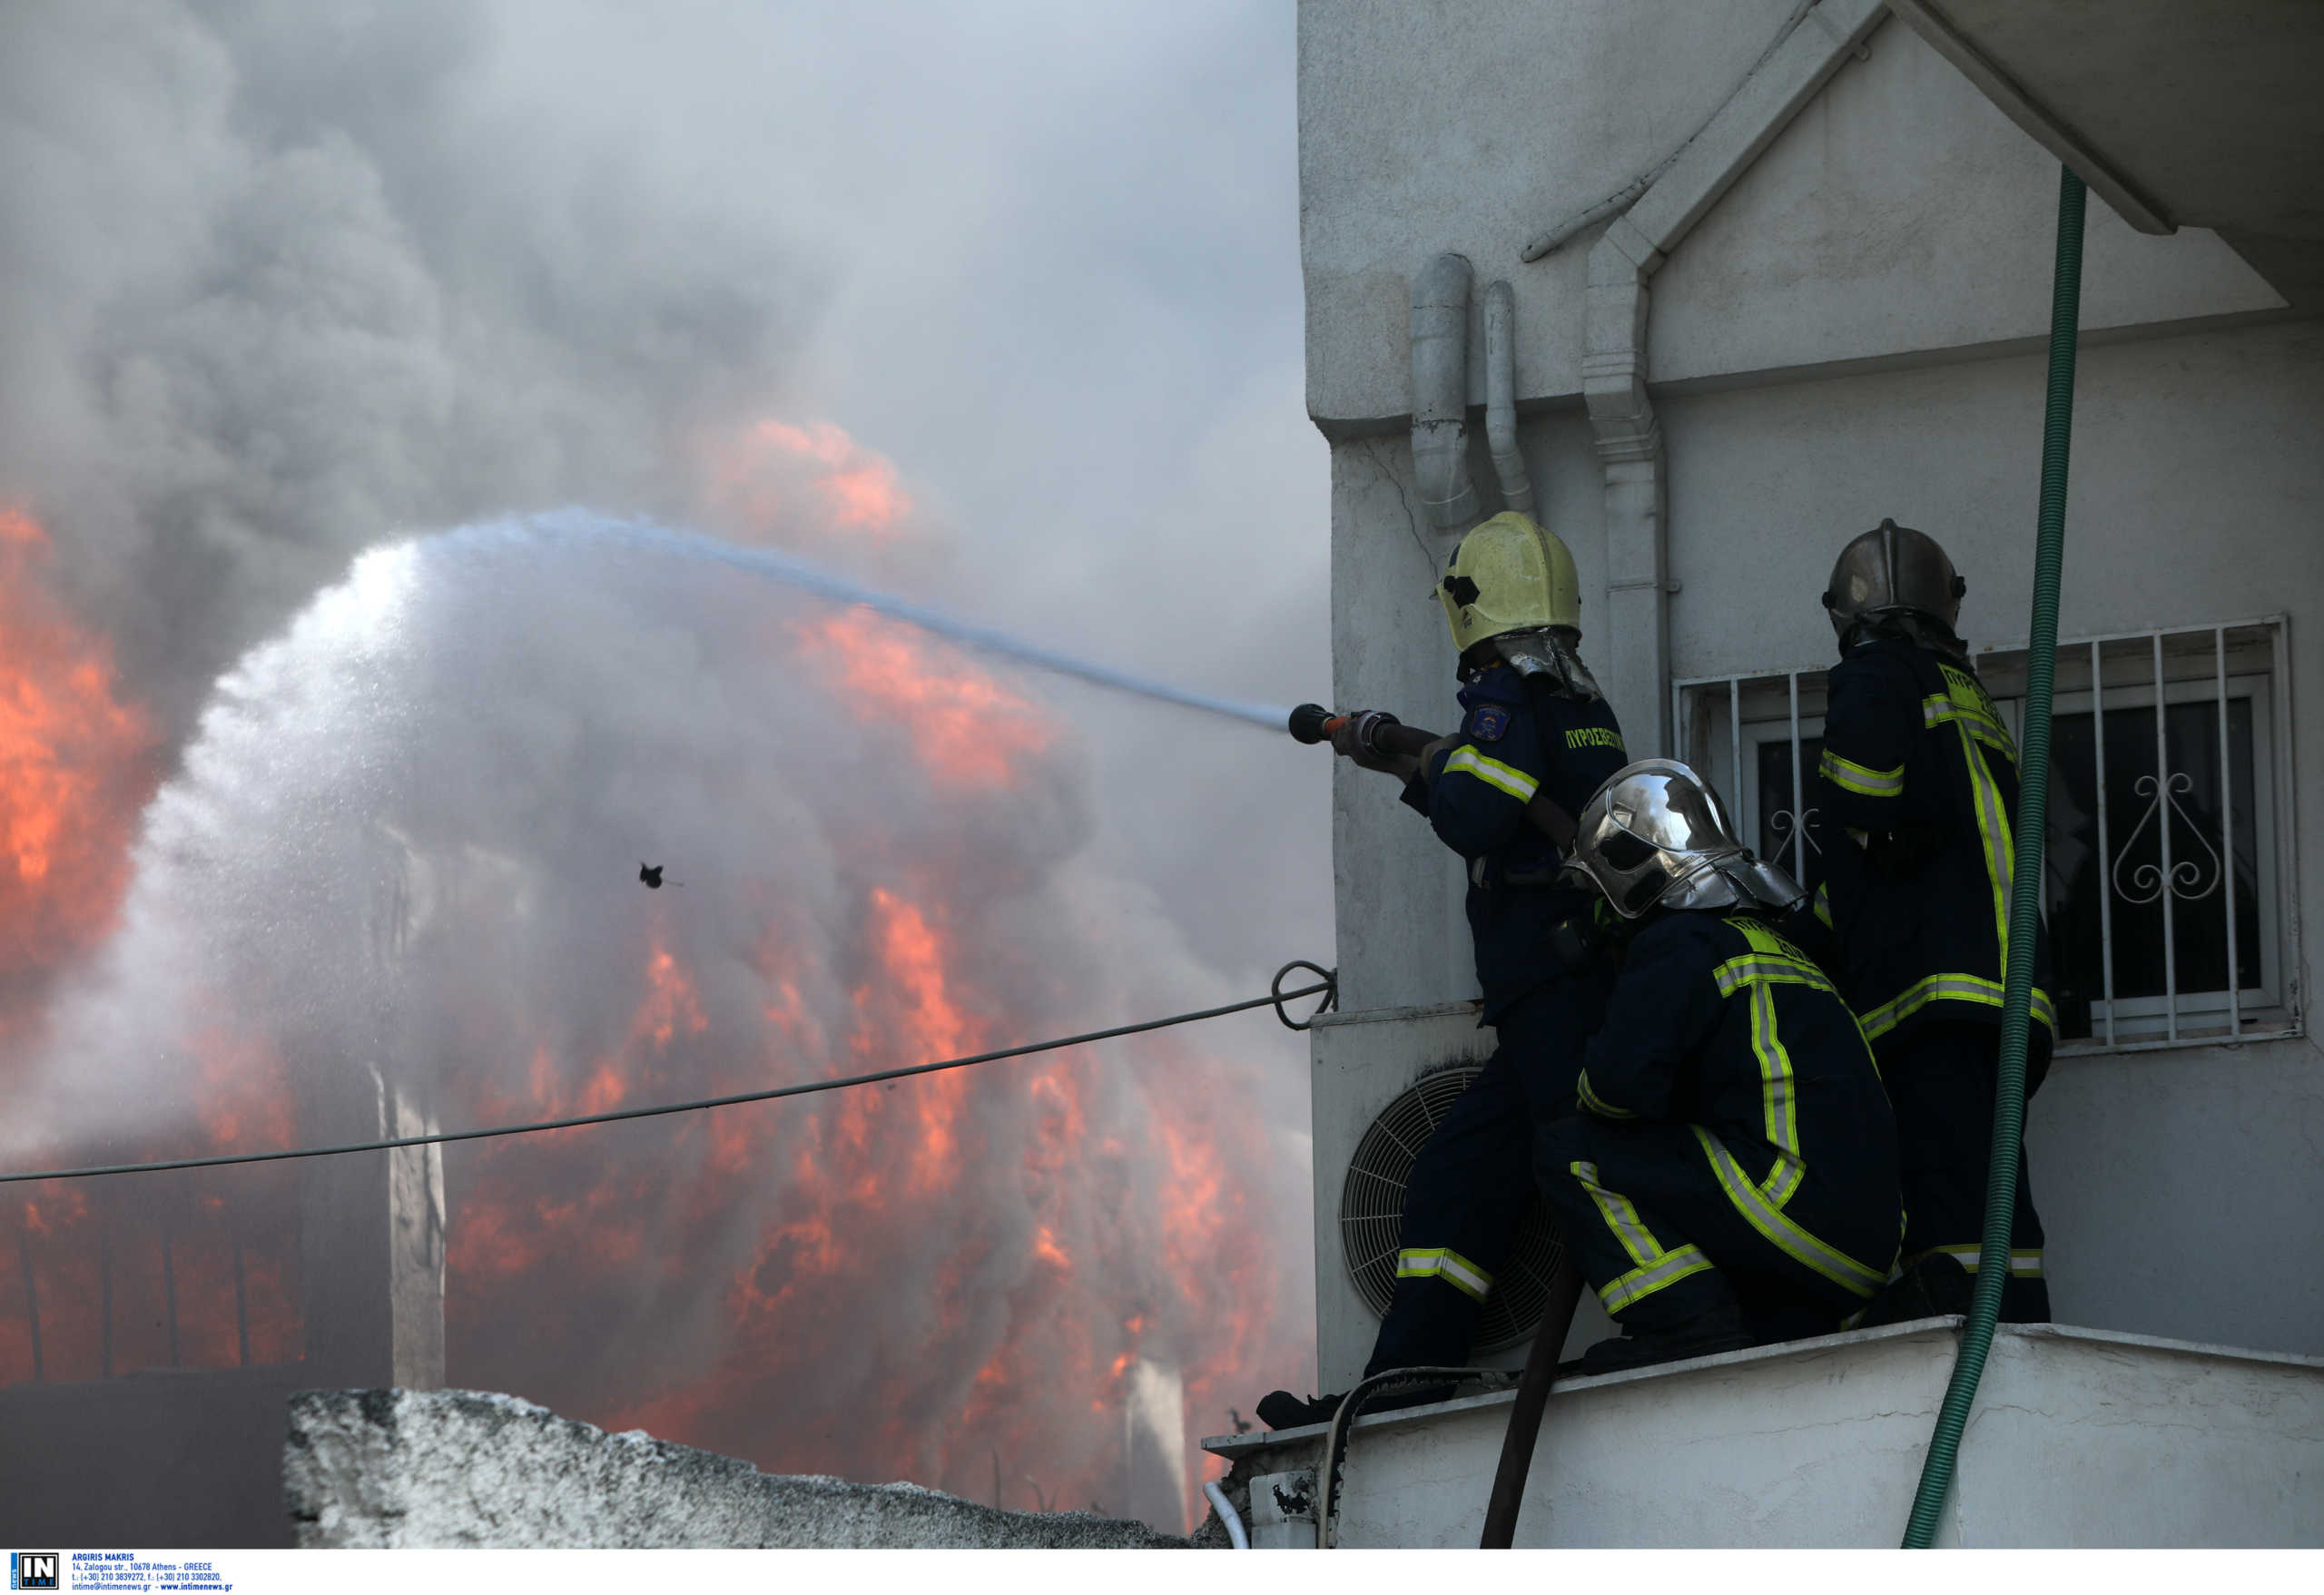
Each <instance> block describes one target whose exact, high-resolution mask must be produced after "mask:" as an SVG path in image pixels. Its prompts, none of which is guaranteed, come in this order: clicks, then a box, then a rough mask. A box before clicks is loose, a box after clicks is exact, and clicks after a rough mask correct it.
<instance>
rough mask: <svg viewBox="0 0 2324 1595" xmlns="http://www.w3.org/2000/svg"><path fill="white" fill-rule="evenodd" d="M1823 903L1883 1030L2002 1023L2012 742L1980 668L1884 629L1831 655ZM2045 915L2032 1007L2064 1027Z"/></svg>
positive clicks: (1841, 952)
mask: <svg viewBox="0 0 2324 1595" xmlns="http://www.w3.org/2000/svg"><path fill="white" fill-rule="evenodd" d="M1817 777H1818V780H1817V786H1816V792H1815V796H1814V800H1813V801H1814V803H1815V813H1814V819H1813V822H1814V825H1815V832H1814V834H1815V840H1816V842H1817V847H1818V849H1819V851H1820V852H1821V854H1822V857H1823V862H1824V867H1825V872H1826V881H1825V885H1824V887H1823V889H1821V891H1819V892H1818V900H1817V913H1818V914H1819V916H1821V917H1823V918H1824V919H1825V920H1826V921H1827V923H1829V924H1830V926H1831V928H1832V930H1833V933H1834V937H1835V940H1836V941H1837V948H1838V963H1839V970H1840V983H1841V987H1842V989H1843V990H1844V991H1845V992H1846V995H1847V999H1848V1001H1849V1003H1850V1004H1851V1005H1852V1006H1853V1007H1854V1008H1855V1009H1856V1014H1857V1016H1858V1017H1859V1018H1860V1019H1862V1020H1863V1021H1864V1029H1865V1033H1866V1035H1867V1036H1868V1037H1870V1038H1871V1039H1872V1041H1873V1043H1874V1045H1875V1046H1876V1047H1877V1046H1885V1045H1886V1044H1887V1043H1888V1041H1889V1040H1890V1039H1892V1038H1894V1037H1896V1036H1899V1035H1901V1034H1904V1033H1905V1032H1907V1031H1909V1029H1911V1028H1912V1027H1913V1026H1914V1025H1915V1023H1916V1022H1918V1021H1919V1020H1921V1019H1925V1018H1927V1019H1935V1018H1949V1019H1972V1020H1975V1021H1977V1022H1981V1023H1989V1024H1998V1023H1999V1022H2000V1019H2001V989H2002V986H2001V983H2002V978H2003V973H2004V968H2005V966H2006V963H2007V960H2008V951H2009V895H2010V878H2011V874H2012V871H2013V868H2014V858H2015V842H2014V836H2013V834H2012V831H2011V827H2012V826H2013V824H2014V822H2015V819H2016V814H2017V748H2016V744H2015V743H2014V741H2013V740H2012V739H2011V737H2010V734H2009V728H2008V726H2007V725H2006V724H2004V722H2003V720H2002V718H2001V715H2000V714H1999V713H1998V712H1997V711H1996V710H1995V709H1994V702H1993V699H1992V698H1991V697H1989V696H1988V695H1987V694H1986V693H1985V689H1984V684H1982V683H1981V682H1979V681H1978V679H1977V676H1976V673H1975V672H1974V670H1972V669H1969V668H1967V667H1965V666H1963V665H1955V664H1953V663H1952V662H1950V661H1949V660H1945V659H1944V658H1941V657H1940V656H1938V655H1935V654H1932V653H1930V652H1928V651H1927V650H1925V649H1924V648H1921V647H1919V646H1917V645H1914V644H1912V643H1910V642H1907V641H1905V640H1903V639H1901V638H1896V637H1881V638H1876V639H1874V640H1872V641H1870V642H1866V643H1864V644H1861V645H1858V646H1856V647H1855V648H1853V649H1851V650H1850V651H1849V653H1848V655H1847V656H1846V658H1845V659H1843V660H1841V662H1840V663H1839V664H1838V665H1836V666H1834V667H1833V670H1832V673H1831V677H1830V684H1829V693H1828V697H1827V707H1826V710H1825V715H1824V753H1823V756H1822V757H1821V758H1820V759H1819V760H1818V761H1817ZM2048 977H2049V947H2048V933H2047V931H2046V930H2040V931H2038V932H2037V940H2036V943H2035V949H2034V977H2033V978H2034V982H2035V990H2034V993H2033V1017H2034V1019H2035V1020H2036V1021H2037V1022H2038V1024H2039V1026H2040V1027H2041V1034H2042V1035H2043V1041H2044V1044H2045V1045H2046V1041H2047V1039H2048V1037H2050V1036H2053V1035H2054V1034H2055V1031H2056V1029H2057V1016H2056V1013H2055V1010H2054V1008H2053V1004H2052V1002H2051V999H2050V997H2049V993H2048V991H2047V989H2046V987H2047V985H2048Z"/></svg>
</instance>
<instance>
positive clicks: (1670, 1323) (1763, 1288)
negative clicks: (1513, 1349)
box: [1541, 1114, 1897, 1344]
mask: <svg viewBox="0 0 2324 1595" xmlns="http://www.w3.org/2000/svg"><path fill="white" fill-rule="evenodd" d="M1541 1164H1542V1167H1541V1179H1542V1184H1543V1186H1544V1189H1545V1190H1546V1192H1547V1194H1548V1196H1549V1199H1550V1206H1551V1207H1552V1208H1553V1209H1554V1210H1555V1211H1556V1214H1557V1216H1558V1224H1559V1228H1560V1230H1561V1233H1562V1235H1563V1236H1564V1239H1565V1243H1566V1245H1569V1246H1571V1248H1572V1249H1573V1253H1574V1256H1575V1259H1576V1260H1577V1261H1578V1262H1579V1263H1580V1264H1581V1273H1582V1275H1583V1277H1584V1278H1586V1279H1588V1280H1589V1281H1590V1287H1591V1288H1592V1289H1593V1290H1595V1291H1596V1292H1597V1293H1598V1299H1599V1300H1600V1302H1602V1303H1603V1304H1604V1305H1605V1307H1606V1311H1607V1312H1608V1314H1610V1315H1611V1316H1612V1317H1613V1319H1614V1320H1615V1322H1617V1323H1618V1324H1621V1325H1622V1327H1623V1329H1624V1330H1625V1331H1627V1332H1630V1333H1633V1334H1656V1333H1659V1332H1661V1331H1664V1330H1669V1329H1672V1328H1675V1327H1677V1326H1678V1325H1679V1324H1684V1323H1685V1322H1686V1321H1687V1320H1689V1319H1690V1318H1694V1317H1696V1316H1698V1315H1699V1314H1703V1313H1707V1312H1709V1311H1712V1310H1713V1309H1716V1308H1718V1307H1721V1306H1729V1305H1731V1306H1733V1307H1735V1308H1736V1309H1738V1311H1739V1312H1740V1313H1741V1314H1742V1317H1743V1323H1744V1326H1745V1327H1746V1328H1747V1329H1748V1331H1749V1332H1750V1333H1751V1334H1752V1335H1753V1337H1754V1338H1755V1339H1757V1340H1758V1341H1760V1342H1761V1343H1762V1344H1765V1343H1767V1342H1771V1341H1777V1340H1795V1339H1798V1338H1800V1337H1802V1336H1805V1335H1810V1334H1828V1333H1830V1332H1831V1331H1833V1330H1836V1329H1837V1328H1838V1327H1839V1324H1840V1320H1841V1319H1842V1318H1844V1317H1846V1315H1847V1314H1851V1313H1853V1312H1855V1311H1856V1310H1857V1309H1858V1308H1860V1307H1862V1306H1863V1305H1865V1303H1866V1301H1867V1300H1869V1299H1870V1297H1871V1295H1872V1294H1873V1292H1874V1291H1875V1290H1876V1288H1877V1287H1878V1285H1879V1284H1880V1282H1881V1281H1883V1280H1885V1279H1886V1277H1887V1274H1888V1268H1889V1264H1890V1261H1891V1260H1892V1259H1893V1258H1894V1256H1895V1255H1896V1231H1897V1215H1896V1197H1895V1194H1894V1192H1893V1190H1891V1191H1889V1192H1886V1193H1883V1196H1885V1200H1867V1201H1864V1202H1856V1203H1849V1202H1846V1201H1844V1200H1837V1199H1834V1198H1835V1197H1838V1196H1842V1195H1844V1194H1843V1193H1830V1194H1828V1195H1821V1194H1818V1193H1815V1192H1814V1189H1813V1186H1809V1187H1806V1188H1803V1189H1802V1190H1801V1191H1800V1192H1799V1193H1798V1194H1797V1196H1796V1197H1795V1198H1794V1199H1793V1200H1792V1201H1790V1202H1789V1203H1787V1205H1786V1206H1783V1207H1782V1208H1781V1209H1779V1210H1772V1211H1765V1212H1762V1213H1761V1215H1760V1216H1759V1217H1758V1218H1757V1219H1756V1220H1755V1219H1754V1218H1752V1217H1750V1216H1747V1215H1746V1213H1745V1211H1744V1210H1743V1208H1742V1207H1740V1206H1738V1204H1737V1202H1736V1200H1735V1198H1734V1197H1733V1196H1730V1195H1729V1193H1728V1191H1727V1189H1726V1188H1725V1187H1724V1186H1722V1185H1721V1183H1720V1179H1719V1176H1718V1172H1717V1171H1716V1170H1715V1168H1714V1167H1713V1166H1712V1163H1711V1160H1710V1157H1709V1154H1708V1153H1707V1151H1706V1149H1705V1147H1704V1144H1703V1141H1702V1138H1701V1136H1700V1134H1699V1132H1698V1131H1697V1129H1696V1127H1694V1126H1693V1125H1689V1124H1669V1123H1660V1124H1617V1123H1614V1122H1612V1121H1610V1120H1607V1119H1602V1118H1597V1117H1591V1116H1590V1115H1587V1114H1584V1115H1581V1116H1579V1117H1574V1118H1572V1119H1569V1120H1567V1121H1566V1122H1564V1123H1562V1124H1559V1125H1556V1126H1554V1127H1551V1129H1550V1130H1549V1131H1548V1132H1547V1133H1545V1134H1544V1135H1543V1136H1542V1137H1541ZM1819 1195H1821V1199H1818V1198H1819ZM1760 1206H1764V1205H1760Z"/></svg>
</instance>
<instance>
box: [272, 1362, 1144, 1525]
mask: <svg viewBox="0 0 2324 1595" xmlns="http://www.w3.org/2000/svg"><path fill="white" fill-rule="evenodd" d="M282 1484H283V1497H284V1503H285V1505H286V1506H287V1507H288V1508H289V1511H290V1513H291V1523H292V1526H293V1528H294V1529H295V1531H296V1532H297V1535H298V1541H299V1544H300V1546H302V1547H308V1548H319V1549H339V1548H350V1547H359V1548H401V1547H408V1546H454V1547H471V1546H473V1547H487V1548H494V1549H514V1548H529V1547H590V1548H604V1547H619V1548H636V1549H643V1548H657V1549H658V1548H663V1547H740V1546H747V1547H778V1548H784V1549H798V1550H810V1549H816V1550H852V1549H857V1548H868V1547H881V1546H890V1547H905V1546H911V1547H935V1548H941V1549H946V1550H950V1549H987V1548H1004V1547H1019V1548H1026V1549H1036V1550H1049V1549H1081V1550H1100V1549H1153V1548H1160V1547H1183V1546H1186V1545H1187V1544H1188V1543H1189V1542H1188V1541H1185V1540H1181V1539H1177V1538H1175V1537H1173V1536H1170V1535H1167V1534H1160V1533H1157V1532H1156V1531H1154V1530H1153V1529H1151V1528H1148V1527H1147V1525H1146V1524H1144V1523H1139V1522H1132V1521H1125V1520H1122V1519H1118V1518H1100V1517H1094V1516H1092V1515H1090V1514H1089V1513H1087V1512H1045V1513H1035V1512H1013V1511H999V1510H996V1509H995V1508H992V1507H988V1506H979V1505H977V1504H976V1503H975V1502H973V1501H962V1500H960V1499H959V1498H958V1497H955V1496H950V1495H942V1494H939V1493H938V1492H935V1491H932V1490H923V1489H921V1488H920V1487H919V1486H918V1485H914V1484H850V1483H847V1482H844V1481H842V1480H838V1479H826V1478H781V1477H774V1476H771V1475H769V1474H765V1473H762V1472H759V1471H758V1470H757V1469H755V1468H753V1467H752V1466H751V1465H750V1464H749V1463H748V1462H738V1461H736V1460H735V1459H734V1458H733V1457H725V1456H718V1455H716V1454H714V1453H713V1452H706V1451H696V1450H694V1448H693V1447H691V1446H685V1445H673V1444H671V1443H670V1442H667V1441H663V1440H655V1439H654V1438H653V1437H652V1436H650V1435H648V1434H646V1433H645V1432H644V1431H642V1430H632V1431H630V1432H629V1433H624V1434H608V1433H606V1432H605V1431H604V1430H602V1429H595V1428H592V1427H590V1426H589V1425H588V1424H586V1423H574V1422H573V1421H572V1420H570V1419H566V1418H560V1417H558V1416H557V1415H556V1413H552V1412H550V1411H549V1410H548V1409H547V1407H540V1406H535V1405H534V1404H533V1403H530V1402H526V1401H519V1400H517V1398H516V1397H514V1396H507V1395H493V1394H487V1393H480V1392H477V1391H460V1390H445V1391H412V1390H320V1391H301V1392H300V1393H298V1394H296V1395H294V1396H292V1397H291V1423H290V1438H289V1440H288V1442H286V1444H285V1445H284V1448H283V1453H282Z"/></svg>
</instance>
